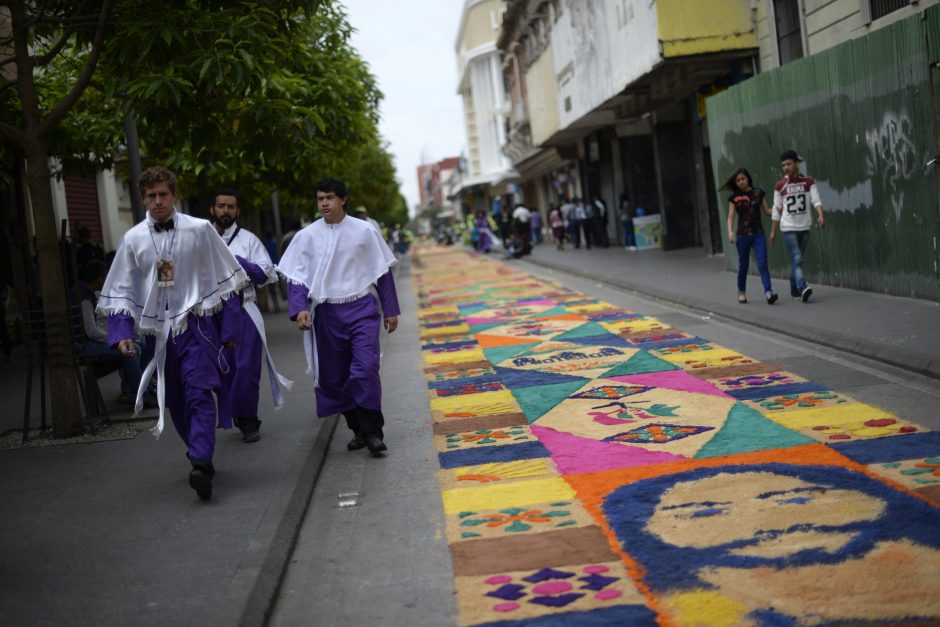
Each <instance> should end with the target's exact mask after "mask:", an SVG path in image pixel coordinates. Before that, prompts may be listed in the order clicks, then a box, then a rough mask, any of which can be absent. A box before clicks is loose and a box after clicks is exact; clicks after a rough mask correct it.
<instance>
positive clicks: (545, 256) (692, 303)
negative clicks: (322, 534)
mask: <svg viewBox="0 0 940 627" xmlns="http://www.w3.org/2000/svg"><path fill="white" fill-rule="evenodd" d="M512 263H514V264H518V265H519V266H520V267H522V268H524V267H525V265H526V263H532V264H536V265H539V266H543V267H546V268H552V269H555V270H561V271H565V272H570V273H573V274H577V275H578V276H581V277H583V278H585V279H587V280H589V281H592V282H593V283H598V282H599V283H606V284H609V285H613V286H616V287H620V288H624V289H628V290H631V291H634V292H637V293H639V294H642V295H645V296H650V297H653V298H656V299H658V300H662V301H665V302H668V303H673V304H678V305H683V306H685V307H690V308H693V309H697V310H700V311H705V312H710V313H715V314H718V315H721V316H724V317H725V318H730V319H731V320H736V321H740V322H743V323H746V324H748V325H751V326H755V327H759V328H764V329H772V330H775V331H778V332H781V333H784V334H786V335H790V336H793V337H796V338H800V339H803V340H807V341H810V342H815V343H817V344H820V345H824V346H828V347H831V348H836V349H839V350H843V351H847V352H849V353H854V354H856V355H861V356H863V357H867V358H870V359H874V360H876V361H880V362H883V363H887V364H890V365H892V366H896V367H899V368H904V369H906V370H911V371H913V372H917V373H919V374H924V375H927V376H930V377H934V378H940V305H938V304H937V303H932V302H930V301H922V300H913V299H908V298H897V297H893V296H885V295H882V294H875V293H872V292H860V291H855V290H849V289H843V288H837V287H829V286H826V285H813V297H812V299H811V300H810V302H809V303H808V304H803V303H800V302H799V301H796V300H794V299H792V298H791V297H790V296H789V289H788V283H787V281H786V280H785V279H779V278H774V279H773V285H774V289H775V291H776V292H777V293H778V294H780V300H779V301H777V303H776V304H775V305H773V306H770V307H768V306H767V304H766V303H765V301H764V298H763V293H762V289H761V285H760V278H759V277H757V276H756V275H751V276H749V277H748V299H749V302H748V303H747V304H744V305H741V304H739V303H738V302H737V286H736V275H735V274H734V273H732V272H727V271H725V269H724V259H723V258H722V257H721V256H713V257H709V256H708V255H706V254H705V252H704V250H703V249H701V248H692V249H683V250H677V251H670V252H663V251H661V250H646V251H633V252H630V251H626V250H623V249H622V248H619V247H614V246H612V247H611V248H607V249H603V248H595V249H592V250H587V249H585V248H581V249H573V248H570V247H568V248H566V249H565V250H564V251H559V250H557V249H556V248H555V246H554V245H553V244H551V243H549V242H546V243H544V244H541V245H539V246H535V247H533V252H532V255H530V256H528V257H524V258H523V263H521V264H520V263H519V262H512ZM593 283H592V285H593Z"/></svg>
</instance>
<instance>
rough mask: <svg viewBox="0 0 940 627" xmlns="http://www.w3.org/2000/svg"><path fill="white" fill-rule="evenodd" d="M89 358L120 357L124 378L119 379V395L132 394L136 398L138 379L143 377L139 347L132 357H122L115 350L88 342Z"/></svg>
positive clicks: (97, 343)
mask: <svg viewBox="0 0 940 627" xmlns="http://www.w3.org/2000/svg"><path fill="white" fill-rule="evenodd" d="M88 356H89V357H105V356H111V357H120V358H121V368H122V369H123V374H124V376H123V377H122V378H121V394H132V395H134V396H137V388H138V386H139V385H140V377H141V376H142V375H143V369H142V368H141V365H140V356H141V346H140V344H138V345H137V352H136V353H135V354H133V355H130V356H128V355H122V354H121V352H120V351H119V350H118V349H116V348H111V347H110V346H107V345H106V344H102V343H101V342H95V341H94V340H88Z"/></svg>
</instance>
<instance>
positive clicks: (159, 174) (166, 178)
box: [137, 165, 176, 197]
mask: <svg viewBox="0 0 940 627" xmlns="http://www.w3.org/2000/svg"><path fill="white" fill-rule="evenodd" d="M160 183H166V185H167V187H169V188H170V191H171V192H173V193H174V194H175V193H176V175H175V174H173V173H172V172H170V170H168V169H167V168H164V167H163V166H162V165H155V166H153V167H150V168H147V169H146V170H144V171H143V172H141V173H140V178H139V179H138V180H137V186H138V187H139V188H140V195H141V197H143V196H144V194H145V193H146V192H147V190H148V189H150V188H151V187H156V186H157V185H158V184H160Z"/></svg>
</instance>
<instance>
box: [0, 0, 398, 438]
mask: <svg viewBox="0 0 940 627" xmlns="http://www.w3.org/2000/svg"><path fill="white" fill-rule="evenodd" d="M4 7H5V8H6V9H7V11H8V17H6V18H4V16H3V13H2V10H3V8H4ZM4 25H5V26H6V29H4ZM5 32H6V33H8V34H7V35H4V33H5ZM350 33H351V27H350V26H349V24H348V21H347V19H346V16H345V15H344V13H343V12H342V10H341V8H339V7H338V6H337V5H336V4H334V3H333V2H330V1H328V0H322V1H318V0H271V1H269V2H264V3H260V2H249V1H238V0H233V1H229V2H222V1H221V0H184V1H182V2H178V3H173V4H172V5H168V6H160V7H157V6H155V5H154V4H153V3H148V2H143V1H142V0H94V1H93V0H84V1H83V0H75V1H72V2H65V1H58V2H56V1H54V0H47V1H45V2H41V3H39V2H25V1H21V2H0V72H2V76H3V81H4V82H2V83H0V106H2V113H0V132H2V133H3V135H4V137H5V138H6V139H7V140H8V144H10V145H12V146H14V147H15V151H14V152H15V153H16V157H18V158H19V157H20V156H21V157H22V158H23V159H25V161H26V164H27V172H28V177H27V178H28V186H29V191H30V200H31V205H32V210H33V215H34V220H35V225H36V246H37V253H38V259H39V264H40V268H41V281H42V285H43V290H44V303H43V304H44V308H45V316H46V328H47V331H48V335H49V345H50V356H49V366H50V372H51V375H52V376H51V380H52V382H53V384H52V399H53V416H54V418H53V422H54V427H55V432H56V435H63V436H64V435H69V434H71V433H73V432H75V431H77V430H79V429H80V408H79V403H78V394H77V388H76V386H75V380H74V376H73V375H72V373H73V372H74V370H73V369H72V361H71V360H72V356H71V353H70V346H71V345H70V342H69V341H68V318H67V316H66V314H65V312H66V306H65V305H66V303H65V281H64V277H63V273H62V269H61V260H60V259H59V248H58V246H57V240H56V231H55V224H54V217H53V216H54V213H53V209H52V197H51V189H50V185H49V179H50V176H51V175H52V173H51V172H50V169H49V157H50V156H53V155H54V156H55V157H56V158H57V160H58V162H59V163H61V164H62V167H63V168H66V169H68V168H69V167H71V166H72V165H73V164H89V163H93V164H95V165H97V166H99V167H101V166H109V165H110V164H111V163H112V162H113V160H114V159H115V157H119V156H120V155H121V154H122V152H123V145H122V143H123V140H124V139H123V134H122V129H121V124H122V120H123V119H124V118H125V116H127V114H128V113H130V112H133V113H134V114H135V115H136V118H137V120H138V125H139V131H140V143H141V147H142V150H143V152H144V154H145V155H146V158H147V159H148V160H151V161H155V162H161V163H163V164H164V165H167V166H168V167H170V168H171V169H174V170H175V171H176V172H177V173H178V175H179V178H180V183H181V188H182V189H184V190H186V192H187V195H195V196H198V197H200V199H201V201H202V204H205V200H206V197H207V196H208V193H209V192H210V190H211V189H212V188H213V187H216V186H219V185H234V186H237V187H238V188H239V189H240V191H241V192H242V195H243V196H245V197H246V198H247V199H248V200H249V202H250V203H252V204H255V205H260V204H261V203H262V202H264V200H265V199H267V198H268V197H269V194H270V192H271V191H272V190H273V189H277V190H279V191H280V192H281V194H282V198H284V199H285V201H286V202H285V206H286V208H288V210H290V209H291V208H293V211H295V212H296V213H298V214H299V213H300V212H301V211H302V210H304V209H306V208H309V207H310V206H311V204H312V202H311V200H310V198H311V196H310V186H311V185H312V183H313V181H315V180H316V179H317V178H322V177H323V176H327V175H333V176H338V177H342V178H346V179H347V180H349V181H350V182H351V185H357V186H359V187H360V188H361V189H360V191H361V192H362V198H363V200H364V204H365V203H369V204H372V205H373V207H370V208H371V209H373V211H375V212H376V213H377V214H378V215H380V216H381V215H383V213H384V212H385V211H386V207H392V206H393V205H394V204H395V203H396V202H397V198H396V195H397V183H395V176H394V175H395V172H394V167H393V166H392V162H391V157H390V155H389V154H388V151H387V149H386V148H385V146H384V145H383V144H382V142H381V140H380V138H379V135H378V130H377V129H378V103H379V100H380V99H381V93H380V92H379V90H378V88H377V85H376V83H375V79H374V77H373V76H372V75H371V73H370V72H369V70H368V67H367V66H366V64H365V63H364V62H363V61H362V59H361V58H360V57H359V55H358V53H356V51H355V50H354V49H353V48H352V47H351V46H350V44H349V35H350ZM11 68H15V71H14V72H3V70H5V69H11ZM11 88H12V89H11ZM4 151H5V152H10V151H9V146H7V145H5V147H4ZM252 201H253V202H252Z"/></svg>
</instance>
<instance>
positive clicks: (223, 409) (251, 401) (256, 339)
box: [219, 309, 264, 424]
mask: <svg viewBox="0 0 940 627" xmlns="http://www.w3.org/2000/svg"><path fill="white" fill-rule="evenodd" d="M240 315H241V317H242V325H241V328H242V331H241V336H240V337H239V338H238V343H237V345H236V346H235V348H234V349H228V348H227V349H225V358H226V360H227V361H228V367H229V372H228V374H227V375H226V376H225V385H224V386H223V389H222V393H221V394H220V395H219V416H220V422H221V423H223V424H224V423H227V422H230V419H231V418H236V419H237V418H244V419H248V420H257V419H258V398H259V396H260V382H261V362H262V355H263V353H264V345H263V344H262V343H261V335H260V334H259V333H258V329H257V328H256V327H255V323H254V322H252V321H251V318H250V317H249V316H248V313H247V312H246V311H245V310H244V309H242V310H241V313H240Z"/></svg>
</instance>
